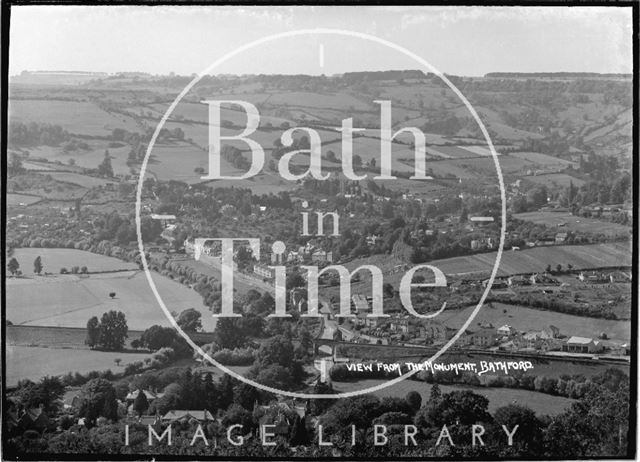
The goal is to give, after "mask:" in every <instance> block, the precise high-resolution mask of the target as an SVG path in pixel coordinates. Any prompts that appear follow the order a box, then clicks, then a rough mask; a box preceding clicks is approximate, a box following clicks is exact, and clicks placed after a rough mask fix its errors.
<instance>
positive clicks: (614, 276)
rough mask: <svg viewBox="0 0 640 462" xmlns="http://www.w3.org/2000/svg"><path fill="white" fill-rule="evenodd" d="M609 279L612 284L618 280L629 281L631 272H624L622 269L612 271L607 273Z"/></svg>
mask: <svg viewBox="0 0 640 462" xmlns="http://www.w3.org/2000/svg"><path fill="white" fill-rule="evenodd" d="M609 280H610V281H611V283H612V284H614V283H617V282H618V283H619V282H631V273H624V272H622V271H614V272H613V273H611V274H609Z"/></svg>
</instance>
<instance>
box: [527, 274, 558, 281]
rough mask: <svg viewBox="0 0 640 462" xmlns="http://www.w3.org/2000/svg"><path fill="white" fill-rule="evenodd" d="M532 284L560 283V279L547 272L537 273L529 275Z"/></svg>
mask: <svg viewBox="0 0 640 462" xmlns="http://www.w3.org/2000/svg"><path fill="white" fill-rule="evenodd" d="M529 281H531V284H558V280H557V279H556V278H553V277H551V276H549V275H548V274H547V273H544V274H540V273H535V274H532V275H531V276H530V277H529Z"/></svg>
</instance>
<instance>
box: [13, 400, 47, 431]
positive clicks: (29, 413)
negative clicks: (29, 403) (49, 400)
mask: <svg viewBox="0 0 640 462" xmlns="http://www.w3.org/2000/svg"><path fill="white" fill-rule="evenodd" d="M17 425H18V427H19V428H21V429H22V430H36V431H38V432H42V431H44V430H46V429H47V428H49V427H50V425H51V420H50V419H49V417H48V416H47V414H46V413H45V412H44V409H43V408H42V406H40V407H36V408H31V409H27V410H25V411H24V413H23V414H22V415H21V416H20V417H19V418H18V422H17Z"/></svg>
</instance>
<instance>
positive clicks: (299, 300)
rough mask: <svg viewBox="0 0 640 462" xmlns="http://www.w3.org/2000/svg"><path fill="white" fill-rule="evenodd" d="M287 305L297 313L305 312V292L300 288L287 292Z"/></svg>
mask: <svg viewBox="0 0 640 462" xmlns="http://www.w3.org/2000/svg"><path fill="white" fill-rule="evenodd" d="M289 305H290V306H291V308H293V309H295V310H297V311H298V312H300V313H302V312H306V311H307V291H306V290H305V289H303V288H301V287H296V288H294V289H291V290H290V291H289Z"/></svg>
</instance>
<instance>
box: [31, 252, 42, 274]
mask: <svg viewBox="0 0 640 462" xmlns="http://www.w3.org/2000/svg"><path fill="white" fill-rule="evenodd" d="M33 272H34V273H36V274H40V273H42V258H40V255H38V256H37V257H36V259H35V260H33Z"/></svg>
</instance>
